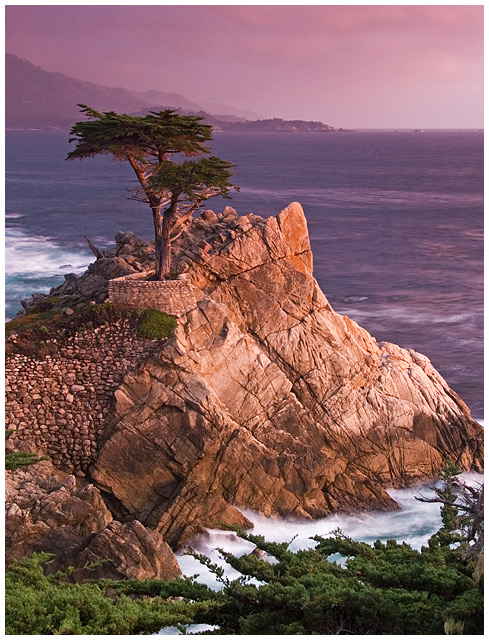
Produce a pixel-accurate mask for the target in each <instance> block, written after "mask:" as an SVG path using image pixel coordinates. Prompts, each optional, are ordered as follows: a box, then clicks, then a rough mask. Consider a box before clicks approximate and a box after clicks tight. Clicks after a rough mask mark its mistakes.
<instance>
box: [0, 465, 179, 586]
mask: <svg viewBox="0 0 489 640" xmlns="http://www.w3.org/2000/svg"><path fill="white" fill-rule="evenodd" d="M5 488H6V504H5V507H6V513H5V546H6V552H7V561H11V560H13V559H20V558H23V557H26V556H29V555H31V553H33V552H47V553H51V554H53V555H54V558H53V559H52V560H50V561H48V563H47V565H46V569H47V571H48V572H51V573H52V572H55V571H57V570H60V569H61V570H64V569H66V568H67V567H68V566H72V567H75V568H76V569H77V571H75V572H74V573H73V574H72V578H73V579H74V580H76V581H77V582H84V581H87V580H93V579H97V578H112V579H121V578H139V579H147V578H148V579H152V578H160V579H163V580H169V579H172V578H177V577H180V576H181V571H180V568H179V566H178V564H177V560H176V558H175V556H174V555H173V552H172V551H171V549H170V548H169V546H168V545H167V544H166V542H164V541H163V538H162V537H161V535H160V534H159V533H157V532H156V531H151V530H150V529H147V528H146V527H144V526H143V525H142V524H141V523H140V522H135V521H134V522H129V523H127V524H122V523H120V522H117V521H115V520H113V518H112V514H111V513H110V511H109V510H108V508H107V507H106V505H105V503H104V501H103V499H102V497H101V495H100V491H99V490H98V489H97V488H96V487H94V486H93V485H91V484H88V483H87V482H86V481H85V480H81V479H80V478H78V479H77V478H75V476H73V475H68V474H66V473H63V472H62V471H59V470H57V469H56V468H55V467H54V466H53V465H52V464H51V463H50V462H48V461H43V462H38V463H36V464H35V465H33V466H31V467H26V468H24V469H18V470H16V471H10V472H8V473H7V474H6V481H5ZM95 561H103V562H101V563H100V564H98V565H97V566H95V568H94V569H91V570H88V569H87V568H85V567H86V565H87V564H90V563H92V562H95Z"/></svg>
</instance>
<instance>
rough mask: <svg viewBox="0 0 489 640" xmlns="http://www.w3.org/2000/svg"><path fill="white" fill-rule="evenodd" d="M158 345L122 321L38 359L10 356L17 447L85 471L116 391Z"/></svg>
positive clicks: (10, 422)
mask: <svg viewBox="0 0 489 640" xmlns="http://www.w3.org/2000/svg"><path fill="white" fill-rule="evenodd" d="M156 349H158V341H157V340H149V339H147V338H141V337H139V336H137V335H135V333H134V330H133V329H131V327H130V326H129V323H128V321H127V320H120V321H119V322H118V323H116V324H112V325H109V326H104V327H99V328H97V329H94V330H91V331H86V332H85V333H83V334H77V335H75V336H73V337H72V338H69V339H68V340H67V341H66V342H63V344H60V345H59V347H58V349H57V353H56V355H53V356H45V357H44V358H43V359H42V360H34V359H32V358H29V357H27V356H25V355H20V354H15V355H13V356H10V357H8V358H7V360H6V364H5V369H6V398H5V403H6V404H5V414H6V416H5V417H6V423H7V428H8V429H13V430H14V431H15V433H14V437H15V439H16V441H18V448H19V449H20V450H22V449H23V450H26V451H27V450H33V451H37V452H42V453H46V454H47V455H48V456H49V458H50V459H51V461H52V462H53V463H54V464H55V465H57V466H59V467H61V468H63V469H64V470H65V471H69V472H74V473H75V475H84V474H83V471H84V470H85V469H86V468H87V467H88V465H89V464H90V463H91V462H93V460H94V458H95V456H96V454H97V450H98V447H99V444H100V443H101V442H102V441H103V440H104V436H105V433H106V428H107V424H108V422H109V421H110V417H111V409H112V406H113V402H114V391H115V390H116V389H117V388H118V387H119V385H120V383H121V381H122V378H123V377H124V375H125V374H126V373H128V372H130V371H134V369H135V368H137V366H138V363H140V362H141V361H143V360H144V359H145V358H146V357H147V356H148V355H149V354H150V353H152V352H154V351H155V350H156ZM23 444H26V445H28V446H23Z"/></svg>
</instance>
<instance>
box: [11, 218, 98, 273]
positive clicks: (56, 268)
mask: <svg viewBox="0 0 489 640" xmlns="http://www.w3.org/2000/svg"><path fill="white" fill-rule="evenodd" d="M90 255H91V254H90V252H89V251H88V250H87V249H84V248H83V247H76V246H74V247H72V248H70V247H60V246H59V245H57V244H55V243H54V242H52V240H50V239H49V238H46V237H43V236H37V237H28V236H27V235H25V234H24V233H23V232H22V231H20V230H18V229H8V230H7V232H6V237H5V266H6V273H7V276H22V277H23V278H40V277H43V278H45V277H49V276H55V275H59V274H60V267H61V265H67V264H70V265H73V268H72V270H73V271H74V272H78V273H79V272H81V271H83V270H85V269H86V267H87V265H88V264H89V263H90V262H91V260H90Z"/></svg>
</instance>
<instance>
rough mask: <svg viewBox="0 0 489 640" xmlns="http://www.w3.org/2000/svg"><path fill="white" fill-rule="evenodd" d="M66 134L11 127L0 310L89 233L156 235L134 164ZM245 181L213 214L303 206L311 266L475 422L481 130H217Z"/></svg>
mask: <svg viewBox="0 0 489 640" xmlns="http://www.w3.org/2000/svg"><path fill="white" fill-rule="evenodd" d="M69 149H70V146H69V145H68V134H67V133H61V132H52V131H7V134H6V316H7V317H13V316H14V315H15V314H16V313H17V311H18V310H19V308H20V299H21V298H23V297H26V296H28V295H29V294H30V293H31V292H32V291H42V292H47V291H48V290H49V288H50V287H52V286H55V285H57V284H60V283H61V282H62V281H63V274H65V273H70V272H74V273H81V272H83V270H84V269H85V267H86V266H87V265H88V264H89V263H90V262H91V261H92V259H93V256H92V254H91V252H90V251H89V249H88V247H87V245H86V243H85V240H84V236H85V235H87V236H89V237H90V239H91V240H92V241H93V242H94V243H95V244H96V245H97V246H99V247H101V248H104V247H109V246H111V245H113V238H114V236H115V234H116V233H117V231H119V230H131V231H134V232H135V233H137V234H139V235H141V236H142V237H144V238H146V239H151V238H152V220H151V215H150V212H149V209H148V208H147V205H144V204H142V203H138V202H135V201H134V200H131V199H130V195H131V193H132V190H133V189H135V188H136V181H135V179H134V177H133V175H132V171H131V169H130V168H129V167H128V166H126V165H121V164H119V163H118V162H116V161H113V160H112V159H110V158H109V157H98V158H93V159H89V160H85V161H83V162H80V161H71V162H68V161H66V160H65V157H66V154H67V152H68V151H69ZM213 151H214V153H216V154H217V155H220V156H221V157H222V158H225V159H227V160H230V161H232V162H233V163H234V164H235V165H236V168H235V177H234V182H235V183H236V184H238V185H239V186H240V187H241V191H240V192H239V193H235V194H234V195H233V199H232V201H223V200H222V199H214V200H211V201H209V202H208V207H209V208H213V209H215V210H216V211H219V210H222V209H223V207H224V206H225V205H226V204H231V205H232V206H233V207H235V208H236V210H237V211H238V213H240V214H247V213H250V212H254V213H257V214H260V215H265V216H268V215H276V214H277V213H278V212H279V211H280V210H281V209H282V208H284V207H285V206H287V204H289V203H290V202H292V201H299V202H300V203H301V204H302V205H303V207H304V210H305V213H306V216H307V220H308V225H309V231H310V236H311V244H312V248H313V252H314V275H315V277H316V278H317V280H318V282H319V284H320V286H321V288H322V289H323V291H324V292H325V294H326V296H327V298H328V299H329V301H330V303H331V304H332V306H333V308H334V309H335V310H336V311H338V312H340V313H344V314H347V315H349V316H350V317H351V318H353V319H354V320H356V321H357V322H358V323H359V324H360V325H362V326H364V327H365V328H366V329H368V330H369V331H370V333H371V334H372V335H373V336H374V337H375V338H376V339H377V340H379V341H382V340H386V341H390V342H395V343H397V344H399V345H401V346H403V347H406V348H413V349H415V350H417V351H420V352H421V353H424V354H426V355H427V356H428V357H429V358H430V359H431V361H432V362H433V364H434V365H435V367H436V368H437V369H438V370H439V371H440V372H441V373H442V375H443V376H444V377H445V378H446V379H447V381H448V382H449V384H450V385H451V386H452V387H453V388H454V389H455V391H457V392H458V393H459V394H460V395H461V396H462V398H464V400H465V401H466V402H467V403H468V405H469V406H470V408H471V410H472V414H473V416H474V417H475V418H476V419H482V418H483V133H482V132H477V131H463V132H457V131H450V132H447V131H425V132H423V133H413V132H392V131H390V132H388V131H384V132H382V131H375V132H373V131H372V132H368V131H367V132H365V131H362V132H351V133H347V132H344V133H330V134H313V133H302V134H301V133H297V134H288V133H268V134H258V133H252V134H243V133H229V132H228V133H216V134H215V140H214V141H213Z"/></svg>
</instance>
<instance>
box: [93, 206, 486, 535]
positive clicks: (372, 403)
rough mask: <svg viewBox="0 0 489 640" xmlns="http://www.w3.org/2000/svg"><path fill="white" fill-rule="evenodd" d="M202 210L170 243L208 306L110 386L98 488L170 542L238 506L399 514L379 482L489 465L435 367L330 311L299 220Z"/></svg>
mask: <svg viewBox="0 0 489 640" xmlns="http://www.w3.org/2000/svg"><path fill="white" fill-rule="evenodd" d="M211 213H213V212H209V211H207V212H204V214H203V216H202V218H200V219H197V220H195V221H193V222H192V225H191V227H190V230H189V233H188V234H187V235H186V236H182V238H181V240H180V242H179V243H178V245H177V246H176V247H175V249H174V269H175V274H176V275H177V274H182V273H186V274H187V276H186V277H187V278H188V280H189V282H192V283H193V284H195V285H196V286H197V287H199V288H200V289H201V290H202V291H203V293H204V299H203V300H202V301H200V302H199V303H198V305H197V307H196V308H195V309H194V310H192V311H190V312H189V313H188V314H187V315H186V316H184V317H183V318H181V319H180V324H179V327H178V328H177V330H176V333H175V336H174V337H173V338H172V339H171V340H169V341H168V342H167V343H165V345H164V346H163V347H162V348H161V350H160V351H159V353H157V354H156V355H153V356H152V357H150V358H149V359H148V360H147V361H146V362H145V364H144V365H143V366H142V367H141V368H140V369H139V370H138V371H135V372H133V373H131V374H128V375H127V376H126V377H125V379H124V381H123V383H122V385H121V386H120V387H119V389H118V390H117V391H116V394H115V396H116V406H115V411H114V417H113V420H112V423H111V426H110V433H111V435H110V436H109V437H108V439H107V440H106V442H105V443H104V445H103V446H102V448H101V451H100V453H99V456H98V459H97V461H96V462H95V464H94V465H93V468H92V470H91V471H92V476H93V478H94V480H95V481H96V483H97V484H98V486H100V487H101V488H103V489H105V490H106V491H108V492H110V493H112V494H113V495H114V496H115V497H116V498H117V499H118V501H120V504H121V505H122V506H123V508H124V509H125V510H127V512H129V513H130V514H132V515H133V516H134V517H136V518H137V519H138V520H139V521H141V522H142V523H143V524H144V525H146V526H148V527H150V528H153V529H156V530H157V531H158V532H160V533H161V534H162V535H163V537H164V539H165V540H166V541H167V542H169V543H170V544H172V545H174V546H176V545H179V544H181V543H183V542H185V541H187V540H188V539H189V538H190V537H191V536H192V535H194V534H195V533H197V532H198V531H200V530H201V529H202V527H205V526H210V527H213V526H220V525H222V524H227V525H229V524H239V525H241V526H247V525H249V523H248V521H247V520H246V518H244V516H243V515H242V514H241V512H240V510H239V509H240V508H251V509H255V510H257V511H259V512H261V513H263V514H266V515H273V514H276V515H281V516H286V515H293V516H297V517H304V518H317V517H322V516H324V515H326V514H328V513H330V512H332V511H337V510H347V511H351V510H354V509H358V508H361V509H365V508H372V509H373V508H375V509H393V508H396V504H395V502H394V501H393V500H392V499H391V498H390V497H389V495H388V494H387V493H386V491H385V489H386V488H388V487H393V486H394V487H403V486H407V485H408V484H410V483H413V482H416V481H422V480H426V479H428V478H433V477H435V476H436V475H437V474H438V472H439V471H440V469H441V467H442V466H443V464H444V462H445V461H446V460H447V459H450V460H452V461H454V462H456V463H457V464H458V465H459V466H460V467H461V468H462V469H474V470H480V469H481V468H482V429H481V427H480V426H479V425H478V424H477V423H476V422H474V421H473V420H472V419H471V418H470V413H469V410H468V408H467V407H466V405H465V404H464V402H463V401H462V400H461V399H460V398H459V397H458V396H457V395H456V394H455V393H454V392H453V391H452V390H451V389H449V387H448V386H447V384H446V382H445V381H444V380H443V378H442V377H441V376H440V375H439V374H438V373H437V372H436V371H435V369H434V368H433V367H432V365H431V364H430V362H429V360H428V359H427V358H426V357H425V356H422V355H421V354H418V353H416V352H414V351H412V350H405V349H401V348H400V347H398V346H396V345H393V344H389V343H382V344H380V345H378V344H377V343H376V341H375V340H374V338H372V336H370V334H369V333H368V332H367V331H365V330H364V329H362V328H361V327H359V326H358V325H357V324H356V323H355V322H353V321H352V320H350V319H349V318H347V317H345V316H341V315H338V314H337V313H335V312H334V311H333V309H332V308H331V306H330V305H329V303H328V301H327V300H326V298H325V296H324V294H323V293H322V292H321V290H320V289H319V287H318V285H317V282H316V281H315V280H314V278H313V276H312V253H311V250H310V244H309V236H308V232H307V224H306V219H305V217H304V213H303V211H302V208H301V206H300V205H299V204H297V203H293V204H292V205H290V206H289V207H287V208H286V209H285V210H284V211H282V212H281V213H280V214H279V215H278V216H277V218H268V219H263V218H260V217H259V216H255V215H253V214H250V215H249V216H237V214H236V213H235V212H234V211H233V210H230V211H227V213H226V212H225V215H215V214H214V215H211Z"/></svg>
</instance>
